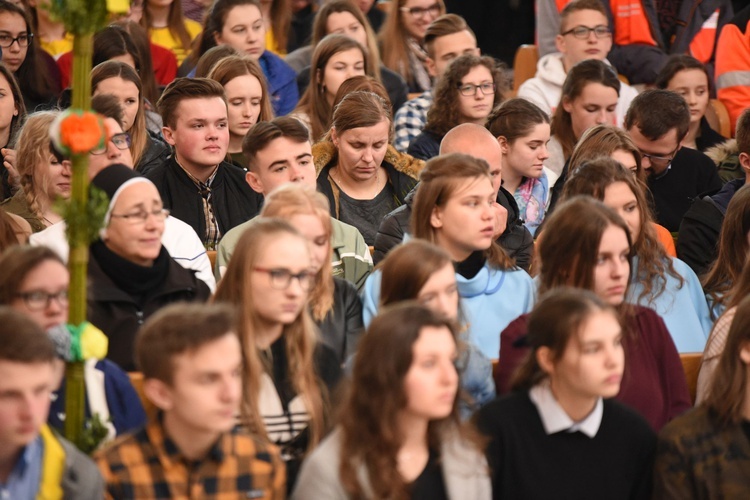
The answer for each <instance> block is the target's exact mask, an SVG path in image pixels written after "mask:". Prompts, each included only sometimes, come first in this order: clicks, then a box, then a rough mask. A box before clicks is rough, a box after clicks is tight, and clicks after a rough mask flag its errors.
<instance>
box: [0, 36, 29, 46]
mask: <svg viewBox="0 0 750 500" xmlns="http://www.w3.org/2000/svg"><path fill="white" fill-rule="evenodd" d="M32 38H34V34H33V33H22V34H20V35H18V36H17V37H15V38H14V37H12V36H10V35H9V34H7V33H3V34H0V47H2V48H4V49H7V48H9V47H10V46H11V45H13V44H14V43H15V42H18V46H19V47H28V46H29V44H30V43H31V40H32Z"/></svg>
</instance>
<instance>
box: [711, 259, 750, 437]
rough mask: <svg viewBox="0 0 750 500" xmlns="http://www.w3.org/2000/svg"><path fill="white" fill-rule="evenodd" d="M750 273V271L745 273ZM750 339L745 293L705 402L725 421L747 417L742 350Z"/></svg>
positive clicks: (749, 299)
mask: <svg viewBox="0 0 750 500" xmlns="http://www.w3.org/2000/svg"><path fill="white" fill-rule="evenodd" d="M745 274H747V273H745ZM748 342H750V296H745V297H744V298H743V299H742V301H741V302H740V303H739V305H738V306H737V310H736V312H735V315H734V319H733V320H732V325H731V326H730V327H729V333H728V334H727V343H726V345H725V346H724V351H723V352H722V353H721V357H720V358H719V364H718V365H717V366H716V370H715V371H714V374H713V379H712V380H711V383H710V385H709V388H708V394H707V396H706V399H705V401H704V402H703V405H704V406H705V407H706V408H708V409H709V410H711V413H712V415H713V416H714V417H715V418H716V419H717V420H718V421H719V422H720V423H721V424H723V425H737V424H739V423H740V422H742V421H744V416H743V409H744V406H745V398H747V379H748V376H747V375H748V364H747V363H745V362H744V361H743V360H742V358H741V357H740V350H741V349H743V348H746V347H747V343H748Z"/></svg>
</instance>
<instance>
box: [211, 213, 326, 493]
mask: <svg viewBox="0 0 750 500" xmlns="http://www.w3.org/2000/svg"><path fill="white" fill-rule="evenodd" d="M312 265H313V262H312V260H311V257H310V245H309V242H308V241H307V239H306V238H305V237H304V236H302V234H300V233H299V232H298V231H297V230H296V229H294V227H293V226H292V225H291V224H289V222H287V221H284V220H281V219H278V218H267V217H260V218H258V219H256V220H254V221H253V222H252V223H251V224H250V225H249V226H248V228H247V229H246V230H245V232H244V233H243V234H242V237H241V238H240V240H239V242H238V243H237V246H236V247H235V249H234V253H233V254H232V258H231V260H230V261H229V266H228V267H227V270H226V273H225V274H224V277H223V278H222V280H221V281H220V282H219V286H218V289H217V290H216V295H215V297H214V300H216V301H217V302H226V303H230V304H233V305H235V306H237V308H238V310H239V311H240V324H239V332H237V333H238V334H239V337H240V343H241V344H242V350H243V354H244V360H245V364H244V369H243V370H244V373H243V378H244V386H245V388H244V395H243V402H242V405H241V415H240V422H241V423H242V425H245V426H248V427H249V428H250V430H251V432H252V433H253V434H254V435H256V436H262V437H263V438H264V439H266V440H267V441H269V442H271V443H275V444H276V445H278V446H279V447H280V448H281V455H282V458H283V459H284V461H285V462H286V466H287V469H286V470H287V486H288V488H289V489H290V490H291V488H292V487H293V486H294V483H295V481H296V478H297V473H298V470H299V466H300V464H301V462H302V459H303V458H304V457H305V455H306V454H307V453H308V452H309V451H311V450H312V449H313V448H314V447H315V446H316V445H317V444H318V442H320V440H321V439H322V438H323V436H324V435H325V433H326V428H327V421H326V415H327V413H328V410H329V407H330V405H329V397H328V396H329V394H330V393H331V392H332V391H333V388H334V387H335V385H336V383H337V382H338V379H339V377H340V374H341V368H340V366H341V365H340V363H339V360H338V358H337V356H336V354H334V352H333V351H332V350H331V349H330V348H328V347H327V346H326V345H325V344H323V343H321V342H319V341H318V332H317V330H316V328H315V324H314V323H313V319H312V318H311V316H310V311H309V310H308V308H307V304H308V298H309V294H310V290H311V288H312V287H313V285H314V282H315V272H314V271H313V270H312V269H313V267H312Z"/></svg>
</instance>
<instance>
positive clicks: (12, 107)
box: [0, 74, 18, 131]
mask: <svg viewBox="0 0 750 500" xmlns="http://www.w3.org/2000/svg"><path fill="white" fill-rule="evenodd" d="M14 116H18V107H17V106H16V101H15V100H14V99H13V91H12V90H11V88H10V83H8V80H7V79H6V78H5V77H4V76H3V75H2V74H0V131H4V130H5V131H7V130H9V129H10V124H11V122H12V121H13V117H14Z"/></svg>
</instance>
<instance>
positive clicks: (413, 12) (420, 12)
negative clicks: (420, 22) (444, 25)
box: [401, 3, 440, 19]
mask: <svg viewBox="0 0 750 500" xmlns="http://www.w3.org/2000/svg"><path fill="white" fill-rule="evenodd" d="M401 11H403V12H407V13H408V14H409V15H410V16H411V17H413V18H415V19H422V18H424V16H425V15H427V14H429V15H431V16H432V17H437V16H439V15H440V4H439V3H436V4H433V5H430V6H429V7H411V8H409V7H401Z"/></svg>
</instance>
